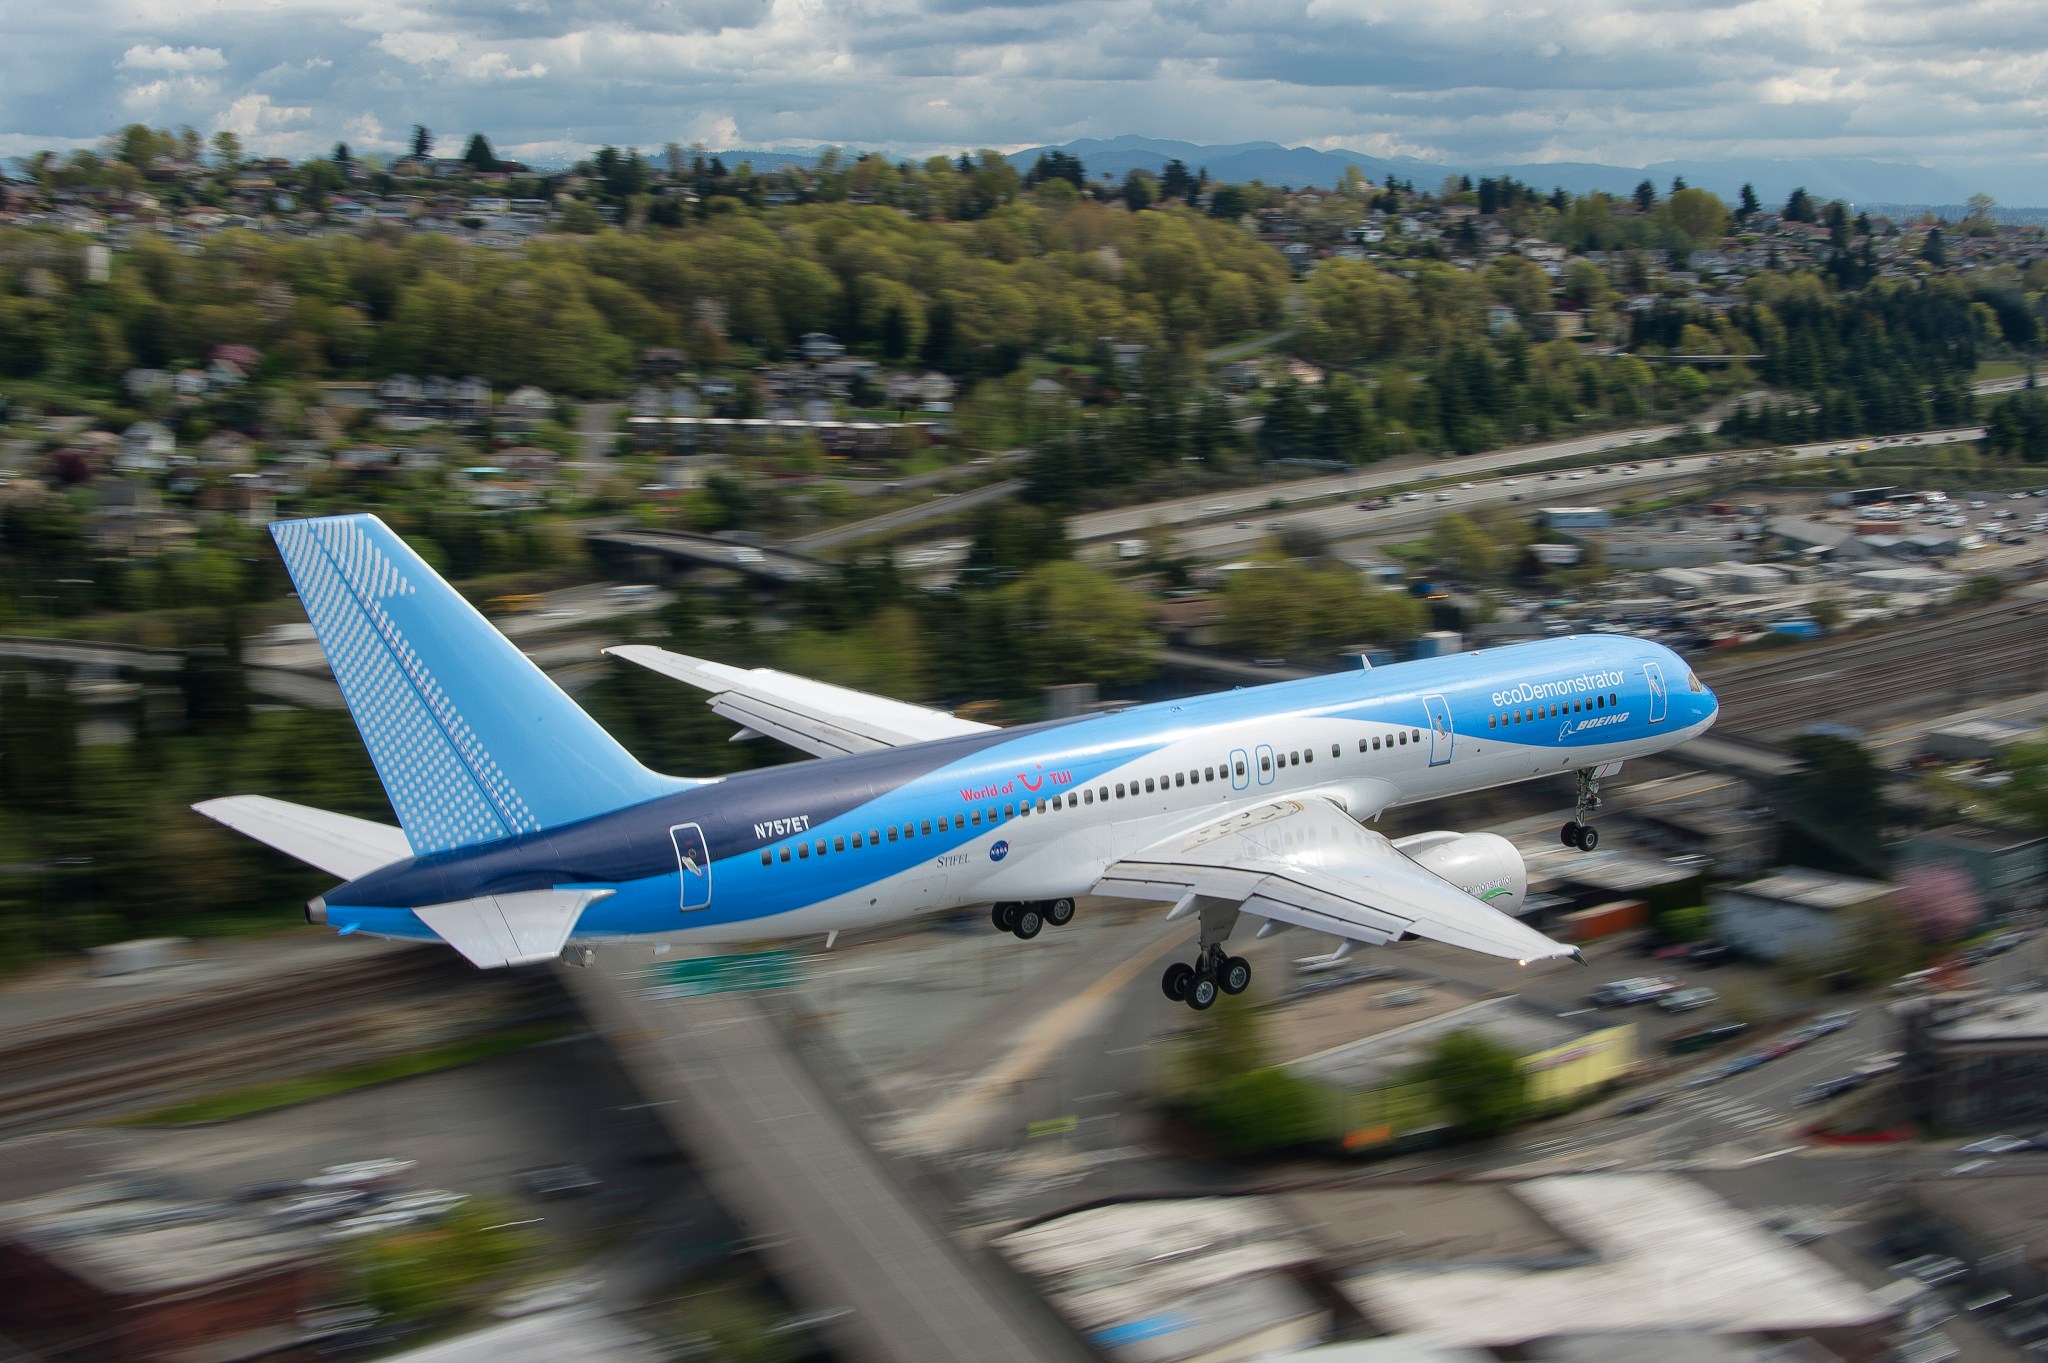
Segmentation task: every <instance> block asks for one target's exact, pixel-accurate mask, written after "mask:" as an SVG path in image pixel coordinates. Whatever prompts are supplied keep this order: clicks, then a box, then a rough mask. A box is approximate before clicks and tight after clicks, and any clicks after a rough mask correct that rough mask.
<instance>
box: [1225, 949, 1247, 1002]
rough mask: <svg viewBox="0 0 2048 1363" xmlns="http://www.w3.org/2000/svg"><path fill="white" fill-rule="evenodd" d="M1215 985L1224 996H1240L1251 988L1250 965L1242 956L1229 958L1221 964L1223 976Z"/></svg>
mask: <svg viewBox="0 0 2048 1363" xmlns="http://www.w3.org/2000/svg"><path fill="white" fill-rule="evenodd" d="M1217 983H1219V984H1221V985H1222V986H1223V992H1224V993H1226V994H1242V993H1243V992H1244V991H1245V990H1247V989H1249V988H1251V983H1252V963H1251V962H1250V961H1247V960H1246V959H1245V958H1244V957H1242V956H1231V957H1228V958H1227V959H1225V961H1224V962H1223V975H1222V978H1221V979H1219V980H1218V981H1217Z"/></svg>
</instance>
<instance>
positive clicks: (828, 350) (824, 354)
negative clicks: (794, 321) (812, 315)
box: [798, 331, 846, 364]
mask: <svg viewBox="0 0 2048 1363" xmlns="http://www.w3.org/2000/svg"><path fill="white" fill-rule="evenodd" d="M798 345H799V347H800V348H801V349H802V351H803V355H804V358H805V359H807V360H809V361H810V362H811V363H812V364H818V363H821V362H823V361H825V360H836V359H838V358H839V357H840V356H841V355H844V354H845V353H846V347H845V346H843V345H841V344H840V343H839V341H838V339H837V338H836V337H834V336H831V335H829V334H828V333H826V332H822V331H811V332H806V333H805V334H804V337H803V339H802V340H801V341H800V342H798Z"/></svg>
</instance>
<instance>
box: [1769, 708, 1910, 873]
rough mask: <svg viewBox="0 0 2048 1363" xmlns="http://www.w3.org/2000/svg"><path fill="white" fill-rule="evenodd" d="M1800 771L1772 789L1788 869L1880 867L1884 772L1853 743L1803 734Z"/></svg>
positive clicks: (1796, 743)
mask: <svg viewBox="0 0 2048 1363" xmlns="http://www.w3.org/2000/svg"><path fill="white" fill-rule="evenodd" d="M1791 752H1792V756H1793V757H1795V758H1797V759H1798V760H1799V764H1800V765H1799V769H1798V770H1797V771H1795V772H1794V773H1793V774H1792V775H1790V776H1787V777H1783V778H1781V779H1780V780H1779V781H1777V782H1776V783H1774V785H1773V787H1772V801H1771V803H1772V804H1773V805H1775V806H1776V808H1777V811H1778V822H1779V838H1778V846H1779V853H1780V856H1781V858H1782V859H1783V860H1784V861H1785V862H1786V863H1787V864H1789V865H1793V866H1811V867H1814V868H1815V869H1817V870H1822V871H1845V872H1848V873H1850V874H1852V875H1871V874H1875V873H1879V872H1881V871H1882V870H1883V869H1884V868H1883V852H1882V850H1881V849H1882V848H1883V846H1884V836H1883V835H1884V823H1885V814H1886V809H1885V803H1884V773H1883V771H1882V770H1880V769H1879V767H1878V765H1877V764H1876V763H1875V762H1874V761H1872V760H1871V756H1870V753H1869V751H1868V750H1867V749H1865V748H1864V747H1863V746H1862V745H1861V744H1860V743H1857V742H1855V741H1854V740H1853V739H1848V738H1842V737H1839V736H1837V735H1834V734H1815V733H1809V734H1801V735H1799V737H1797V738H1795V739H1793V740H1792V744H1791Z"/></svg>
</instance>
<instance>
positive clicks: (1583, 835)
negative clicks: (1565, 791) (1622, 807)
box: [1557, 767, 1600, 852]
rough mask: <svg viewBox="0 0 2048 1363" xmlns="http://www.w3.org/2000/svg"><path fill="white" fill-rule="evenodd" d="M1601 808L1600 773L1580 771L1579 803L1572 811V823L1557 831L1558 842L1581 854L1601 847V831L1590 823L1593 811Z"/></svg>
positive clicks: (1588, 768) (1593, 769)
mask: <svg viewBox="0 0 2048 1363" xmlns="http://www.w3.org/2000/svg"><path fill="white" fill-rule="evenodd" d="M1598 808H1600V773H1599V771H1598V770H1597V769H1595V768H1592V767H1584V768H1581V769H1580V771H1579V802H1578V805H1577V806H1576V807H1575V808H1574V809H1573V811H1572V821H1571V822H1570V823H1568V824H1566V825H1565V826H1564V827H1563V828H1560V829H1558V830H1557V840H1558V841H1559V842H1561V843H1563V844H1564V845H1565V846H1566V847H1576V848H1578V849H1579V850H1580V851H1581V852H1590V851H1592V850H1593V849H1594V848H1596V847H1598V846H1599V845H1600V830H1599V829H1597V828H1595V827H1593V825H1592V824H1591V823H1590V822H1588V821H1589V820H1590V819H1591V818H1592V817H1593V811H1594V810H1596V809H1598Z"/></svg>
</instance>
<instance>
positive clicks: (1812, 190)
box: [1009, 137, 1973, 204]
mask: <svg viewBox="0 0 2048 1363" xmlns="http://www.w3.org/2000/svg"><path fill="white" fill-rule="evenodd" d="M1048 151H1062V152H1065V153H1067V154H1068V155H1070V156H1078V157H1079V158H1081V163H1082V165H1084V166H1086V167H1087V170H1088V173H1089V174H1090V175H1103V174H1108V175H1111V176H1114V177H1116V178H1118V179H1121V178H1123V176H1124V175H1125V174H1126V173H1127V172H1129V171H1131V170H1134V169H1135V170H1147V171H1152V172H1154V173H1157V172H1158V171H1159V169H1160V168H1161V167H1163V166H1164V165H1165V164H1166V163H1167V162H1168V161H1171V160H1175V159H1178V160H1180V161H1181V162H1182V163H1183V164H1185V165H1186V166H1187V168H1188V169H1189V170H1191V171H1193V170H1199V169H1202V168H1204V167H1206V168H1207V169H1208V172H1209V176H1210V178H1211V179H1214V180H1222V181H1224V182H1226V183H1243V182H1245V181H1248V180H1260V181H1263V182H1264V183H1266V184H1269V185H1289V186H1292V187H1294V188H1296V189H1301V188H1305V187H1308V186H1312V185H1313V186H1319V187H1329V186H1334V185H1335V184H1336V183H1337V182H1338V181H1339V180H1340V179H1342V178H1343V175H1344V171H1345V168H1346V167H1349V166H1357V167H1358V168H1359V170H1360V171H1361V172H1362V173H1363V174H1364V175H1365V176H1366V178H1367V179H1370V180H1373V181H1376V182H1380V181H1384V180H1385V179H1386V178H1387V177H1388V176H1389V175H1397V176H1399V177H1400V178H1401V179H1403V180H1409V181H1413V182H1414V184H1415V186H1416V188H1418V189H1430V190H1433V189H1435V188H1436V187H1437V186H1438V184H1440V183H1441V182H1442V181H1443V179H1444V177H1446V176H1450V175H1470V176H1472V177H1473V178H1474V179H1478V178H1479V177H1481V176H1498V175H1508V176H1512V177H1514V178H1515V179H1517V180H1520V181H1522V182H1523V183H1525V184H1528V185H1532V186H1534V187H1535V188H1537V189H1544V190H1548V189H1554V188H1559V187H1562V188H1563V189H1565V190H1568V191H1569V192H1571V193H1573V194H1586V193H1590V192H1591V191H1593V190H1606V191H1607V192H1608V193H1611V194H1627V193H1629V192H1630V191H1632V190H1634V189H1635V187H1636V186H1637V185H1638V184H1640V183H1641V182H1642V181H1643V180H1646V179H1647V180H1649V181H1651V182H1652V183H1653V184H1655V185H1656V186H1657V192H1658V193H1659V194H1662V193H1664V192H1665V191H1666V190H1668V189H1669V188H1670V186H1671V181H1672V180H1673V179H1674V178H1676V177H1681V176H1682V177H1683V178H1684V180H1685V182H1686V183H1687V184H1689V185H1693V186H1695V187H1697V188H1700V189H1709V190H1712V191H1713V192H1714V193H1716V194H1718V195H1720V196H1721V197H1722V198H1724V199H1727V200H1729V201H1731V202H1733V201H1734V199H1735V198H1736V196H1737V195H1739V194H1740V193H1741V192H1742V186H1743V185H1744V184H1750V185H1753V186H1755V188H1756V193H1757V197H1758V198H1759V199H1761V200H1763V202H1764V203H1765V204H1778V203H1783V202H1784V201H1785V199H1786V198H1787V197H1788V196H1789V195H1790V194H1791V193H1792V191H1793V190H1794V189H1797V188H1800V187H1804V188H1805V190H1806V191H1807V193H1809V194H1812V195H1814V196H1815V197H1816V198H1820V199H1844V200H1847V201H1848V202H1850V203H1852V204H1854V203H1886V204H1961V203H1962V202H1963V201H1964V200H1966V199H1968V198H1969V196H1970V194H1971V193H1972V192H1973V188H1972V187H1971V186H1969V185H1966V184H1964V183H1963V182H1962V181H1960V180H1957V179H1956V178H1955V177H1954V176H1951V175H1948V174H1945V173H1943V172H1941V171H1938V170H1934V169H1931V168H1929V167H1927V166H1922V165H1914V164H1911V163H1908V162H1899V161H1867V160H1855V159H1849V158H1818V157H1817V158H1808V159H1799V160H1764V159H1753V160H1743V159H1728V160H1691V161H1659V162H1656V163H1655V164H1652V165H1648V166H1607V165H1600V164H1598V163H1595V162H1586V161H1543V162H1529V163H1475V164H1471V165H1454V164H1447V163H1445V162H1440V161H1424V160H1418V159H1416V158H1414V157H1405V156H1403V157H1378V156H1367V155H1365V154H1364V153H1362V152H1355V151H1346V150H1344V149H1342V148H1333V149H1331V150H1328V151H1322V150H1318V149H1316V148H1314V147H1288V146H1283V145H1281V144H1280V143H1278V142H1238V143H1230V144H1225V145H1222V146H1201V145H1198V144H1196V143H1193V142H1173V141H1166V140H1162V139H1159V138H1152V137H1113V138H1106V139H1105V138H1083V139H1080V140H1078V141H1074V142H1067V143H1062V144H1060V145H1058V146H1046V147H1031V148H1028V149H1026V150H1024V151H1020V152H1015V153H1013V154H1012V155H1011V156H1010V158H1009V159H1010V162H1011V164H1013V165H1016V166H1017V167H1019V168H1020V169H1028V168H1029V167H1030V166H1031V164H1032V163H1033V162H1034V161H1036V160H1037V159H1038V158H1039V156H1040V155H1041V154H1043V153H1045V152H1048Z"/></svg>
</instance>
